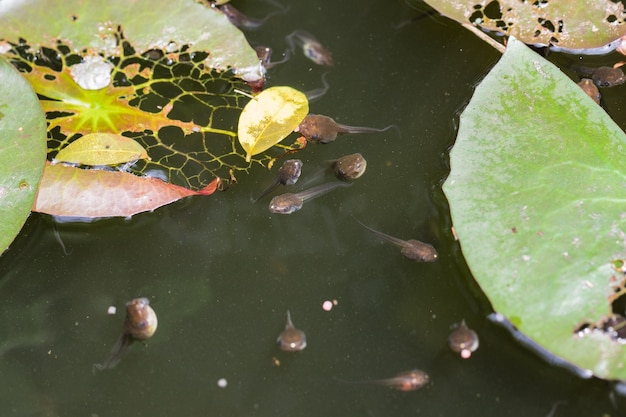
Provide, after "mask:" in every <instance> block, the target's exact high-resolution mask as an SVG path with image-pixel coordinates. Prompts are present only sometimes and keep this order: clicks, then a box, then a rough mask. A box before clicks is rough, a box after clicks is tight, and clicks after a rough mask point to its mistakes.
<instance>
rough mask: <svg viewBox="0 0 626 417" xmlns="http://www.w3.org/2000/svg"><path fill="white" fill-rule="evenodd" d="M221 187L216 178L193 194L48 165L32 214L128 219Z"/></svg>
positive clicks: (149, 181) (113, 174)
mask: <svg viewBox="0 0 626 417" xmlns="http://www.w3.org/2000/svg"><path fill="white" fill-rule="evenodd" d="M218 185H219V180H218V179H215V180H213V181H212V182H211V183H210V184H209V185H207V186H206V187H205V188H203V189H202V190H199V191H192V190H189V189H187V188H184V187H179V186H177V185H173V184H169V183H166V182H164V181H161V180H160V179H157V178H150V177H139V176H137V175H133V174H129V173H126V172H120V171H103V170H87V169H80V168H75V167H69V166H64V165H46V167H45V169H44V173H43V176H42V178H41V183H40V185H39V194H38V195H37V200H36V201H35V204H34V206H33V211H37V212H40V213H46V214H51V215H53V216H61V217H73V218H87V219H93V218H100V217H116V216H122V217H128V216H132V215H134V214H137V213H141V212H144V211H152V210H154V209H156V208H158V207H161V206H164V205H166V204H169V203H172V202H174V201H176V200H179V199H181V198H184V197H189V196H192V195H209V194H212V193H213V192H215V191H216V190H217V187H218Z"/></svg>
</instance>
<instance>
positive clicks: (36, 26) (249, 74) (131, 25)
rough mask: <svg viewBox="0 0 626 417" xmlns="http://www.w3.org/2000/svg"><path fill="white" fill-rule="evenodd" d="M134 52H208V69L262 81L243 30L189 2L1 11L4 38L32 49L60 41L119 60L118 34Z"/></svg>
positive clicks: (115, 0)
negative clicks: (20, 41)
mask: <svg viewBox="0 0 626 417" xmlns="http://www.w3.org/2000/svg"><path fill="white" fill-rule="evenodd" d="M118 26H121V30H122V32H123V36H124V37H125V39H127V40H128V41H129V42H131V43H132V44H133V46H134V47H135V49H137V50H140V51H147V50H150V49H165V50H171V51H175V50H180V48H182V47H183V46H185V47H188V48H189V51H190V52H191V51H210V52H211V55H210V56H209V57H208V58H207V59H206V65H207V66H208V67H209V68H214V69H216V70H225V69H228V68H233V69H235V71H236V73H237V74H239V75H240V76H241V78H242V79H244V80H245V81H248V82H255V81H259V80H261V79H263V72H264V70H263V68H262V66H261V64H260V63H259V59H258V57H257V54H256V52H255V51H254V49H252V47H250V45H249V44H248V42H247V41H246V39H245V36H244V35H243V33H241V31H240V30H239V29H237V28H236V27H235V26H233V25H232V24H231V23H230V22H229V21H228V19H227V18H226V16H224V15H223V14H222V13H220V12H219V11H217V10H216V9H214V8H211V7H208V6H206V5H204V4H200V3H195V2H192V1H189V0H155V1H136V2H131V3H129V2H128V1H125V0H107V1H106V2H98V3H94V2H84V1H63V0H53V1H50V0H38V1H29V2H25V3H23V4H20V5H14V6H13V7H9V6H6V7H4V8H2V7H0V28H2V29H1V30H0V37H2V38H3V39H5V40H8V41H12V42H16V41H18V39H19V38H25V37H27V40H28V42H29V43H30V46H31V47H33V48H35V49H37V48H39V47H40V46H53V45H55V44H56V41H57V40H61V41H62V42H63V43H64V44H66V45H68V46H70V47H71V48H72V49H73V51H74V52H78V51H81V50H94V51H100V52H103V53H105V54H106V55H121V48H120V45H121V43H120V42H118V39H116V38H117V37H119V28H118Z"/></svg>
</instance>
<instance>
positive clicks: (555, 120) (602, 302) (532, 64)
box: [444, 38, 626, 379]
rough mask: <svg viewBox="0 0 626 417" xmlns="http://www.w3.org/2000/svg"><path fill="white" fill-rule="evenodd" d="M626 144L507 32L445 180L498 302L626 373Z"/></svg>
mask: <svg viewBox="0 0 626 417" xmlns="http://www.w3.org/2000/svg"><path fill="white" fill-rule="evenodd" d="M625 149H626V136H625V135H624V133H623V132H622V131H621V129H620V128H619V127H618V126H617V125H616V124H615V123H614V122H613V121H612V120H611V119H610V118H609V117H608V115H607V114H606V113H605V112H604V110H602V108H601V107H599V106H598V105H596V104H595V103H594V102H593V101H592V100H591V99H590V98H589V97H588V96H587V95H586V94H585V93H584V92H583V91H582V89H580V88H579V87H578V86H577V85H576V84H574V83H573V82H572V81H571V80H570V79H568V78H567V77H566V76H565V75H564V74H563V73H562V72H561V71H559V69H558V68H556V67H555V66H554V65H552V64H550V63H549V62H547V61H546V60H544V59H543V58H541V57H540V56H539V55H537V54H536V53H534V52H532V51H531V50H530V49H529V48H527V47H526V46H525V45H523V44H522V43H521V42H519V41H517V40H515V39H514V38H511V39H510V40H509V43H508V47H507V50H506V52H505V54H504V56H503V57H502V59H501V60H500V62H499V63H498V64H497V65H496V66H495V67H494V68H493V69H492V71H491V72H490V73H489V75H488V76H487V77H486V78H485V79H484V80H483V81H482V83H481V84H480V85H479V87H478V88H477V89H476V91H475V93H474V96H473V97H472V100H471V101H470V103H469V105H468V106H467V108H466V109H465V111H464V112H463V114H462V116H461V122H460V127H459V132H458V137H457V141H456V143H455V145H454V148H453V149H452V151H451V153H450V165H451V173H450V176H449V177H448V179H447V180H446V182H445V184H444V191H445V193H446V196H447V197H448V200H449V202H450V210H451V213H452V219H453V222H454V227H455V230H456V233H457V235H458V237H459V239H460V242H461V246H462V249H463V254H464V256H465V259H466V261H467V263H468V265H469V267H470V269H471V271H472V274H473V275H474V277H475V279H476V280H477V281H478V283H479V284H480V286H481V288H482V289H483V290H484V292H485V293H486V295H487V297H489V300H490V301H491V303H492V305H493V308H494V309H495V311H497V312H499V313H502V314H503V315H505V316H506V317H507V318H508V319H509V320H510V321H511V322H512V323H513V324H514V325H515V326H517V328H518V329H519V330H520V331H521V332H523V333H524V334H526V335H527V336H529V337H530V338H531V339H533V340H534V341H535V342H537V343H539V344H540V345H541V346H543V347H544V348H546V349H547V350H548V351H550V352H551V353H553V354H554V355H556V356H558V357H560V358H562V359H565V360H567V361H569V362H571V363H573V364H575V365H576V366H578V367H579V368H581V369H584V370H590V371H591V372H593V373H594V374H595V375H596V376H599V377H602V378H611V379H618V378H619V379H626V344H624V343H623V341H624V339H625V338H624V334H623V329H622V330H620V331H619V332H618V329H619V328H620V327H622V326H623V324H624V307H623V306H624V299H623V297H624V294H626V290H625V289H626V277H625V271H626V268H624V265H626V263H625V262H624V260H626V207H625V203H626V198H625V196H624V191H625V190H626V168H625V165H624V150H625ZM620 305H621V307H620ZM620 335H621V336H620Z"/></svg>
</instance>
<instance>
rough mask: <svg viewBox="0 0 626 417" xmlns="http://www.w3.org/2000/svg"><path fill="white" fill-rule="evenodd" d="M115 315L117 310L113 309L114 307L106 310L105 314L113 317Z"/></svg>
mask: <svg viewBox="0 0 626 417" xmlns="http://www.w3.org/2000/svg"><path fill="white" fill-rule="evenodd" d="M115 313H117V308H115V306H109V308H108V309H107V314H110V315H113V314H115Z"/></svg>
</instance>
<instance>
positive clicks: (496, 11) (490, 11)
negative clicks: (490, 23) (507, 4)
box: [484, 0, 502, 20]
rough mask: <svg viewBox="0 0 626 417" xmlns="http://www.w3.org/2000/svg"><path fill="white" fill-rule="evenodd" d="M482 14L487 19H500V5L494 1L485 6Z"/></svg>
mask: <svg viewBox="0 0 626 417" xmlns="http://www.w3.org/2000/svg"><path fill="white" fill-rule="evenodd" d="M484 13H485V16H487V17H488V18H489V19H492V20H498V19H502V9H501V8H500V3H498V2H497V1H495V0H494V1H492V2H491V3H489V4H488V5H486V6H485V9H484Z"/></svg>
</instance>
